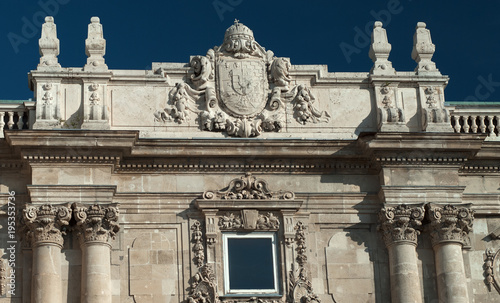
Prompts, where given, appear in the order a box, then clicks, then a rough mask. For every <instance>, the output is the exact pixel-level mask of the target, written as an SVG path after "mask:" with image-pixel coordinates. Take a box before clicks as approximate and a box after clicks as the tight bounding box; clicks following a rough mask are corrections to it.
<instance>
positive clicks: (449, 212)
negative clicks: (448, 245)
mask: <svg viewBox="0 0 500 303" xmlns="http://www.w3.org/2000/svg"><path fill="white" fill-rule="evenodd" d="M427 207H428V212H427V217H428V219H429V221H430V224H429V230H430V234H431V241H432V245H433V246H434V245H436V244H439V243H443V242H458V243H461V244H462V245H468V244H469V242H470V239H469V231H471V230H472V223H473V221H474V211H473V210H470V209H469V205H458V206H455V205H452V204H447V205H436V204H428V206H427Z"/></svg>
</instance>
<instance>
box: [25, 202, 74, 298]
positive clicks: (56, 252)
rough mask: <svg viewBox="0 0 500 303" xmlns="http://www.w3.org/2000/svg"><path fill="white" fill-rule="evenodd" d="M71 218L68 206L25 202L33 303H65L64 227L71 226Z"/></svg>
mask: <svg viewBox="0 0 500 303" xmlns="http://www.w3.org/2000/svg"><path fill="white" fill-rule="evenodd" d="M70 219H71V208H69V205H59V206H55V205H49V204H45V205H42V206H35V205H26V206H25V208H24V210H23V220H22V221H23V223H24V225H25V227H26V231H27V232H28V233H29V234H30V235H29V237H27V238H30V239H31V241H32V243H31V245H32V249H33V265H32V278H31V302H32V303H46V302H51V303H62V283H61V249H62V247H63V243H64V240H63V237H62V236H63V234H64V231H63V230H62V227H63V226H65V225H68V224H69V220H70Z"/></svg>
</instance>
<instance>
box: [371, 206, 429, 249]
mask: <svg viewBox="0 0 500 303" xmlns="http://www.w3.org/2000/svg"><path fill="white" fill-rule="evenodd" d="M424 214H425V210H424V206H423V204H420V205H406V204H401V205H393V206H390V205H385V206H384V207H383V208H382V209H381V210H380V213H379V220H380V225H379V230H380V231H381V232H382V236H383V238H384V242H385V244H386V246H387V247H389V246H391V245H394V244H397V243H409V244H412V245H415V246H416V245H417V236H418V235H419V234H420V229H421V226H422V220H423V219H424Z"/></svg>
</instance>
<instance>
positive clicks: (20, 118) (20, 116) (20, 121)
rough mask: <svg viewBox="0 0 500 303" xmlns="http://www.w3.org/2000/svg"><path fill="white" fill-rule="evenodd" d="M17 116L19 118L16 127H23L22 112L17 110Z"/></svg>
mask: <svg viewBox="0 0 500 303" xmlns="http://www.w3.org/2000/svg"><path fill="white" fill-rule="evenodd" d="M17 116H18V117H19V120H18V121H17V129H23V126H24V121H23V116H24V112H17Z"/></svg>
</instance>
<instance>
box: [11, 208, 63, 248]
mask: <svg viewBox="0 0 500 303" xmlns="http://www.w3.org/2000/svg"><path fill="white" fill-rule="evenodd" d="M70 219H71V208H70V207H69V205H67V204H65V205H59V206H53V205H50V204H44V205H41V206H34V205H25V207H24V209H23V212H22V219H21V220H22V223H21V226H23V225H24V226H25V229H23V232H24V233H29V235H26V236H25V237H24V238H25V239H31V240H32V241H33V243H32V244H33V245H35V244H43V243H49V244H56V245H59V246H60V247H62V246H63V237H62V236H63V235H65V234H66V231H65V229H64V226H66V225H68V224H69V220H70Z"/></svg>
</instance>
